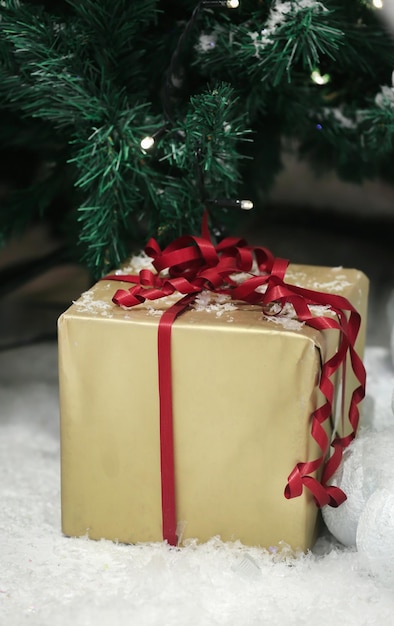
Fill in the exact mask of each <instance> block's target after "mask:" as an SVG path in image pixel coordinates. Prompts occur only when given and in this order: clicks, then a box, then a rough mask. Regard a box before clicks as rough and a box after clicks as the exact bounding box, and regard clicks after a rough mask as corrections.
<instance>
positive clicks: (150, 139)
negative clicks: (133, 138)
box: [140, 124, 168, 152]
mask: <svg viewBox="0 0 394 626" xmlns="http://www.w3.org/2000/svg"><path fill="white" fill-rule="evenodd" d="M167 131H168V124H164V125H163V126H162V127H161V128H159V129H158V130H157V131H156V132H155V133H152V135H146V136H145V137H143V138H142V139H141V141H140V146H141V150H143V151H144V152H149V151H150V150H152V148H154V146H155V144H156V142H157V140H158V139H159V138H160V137H161V136H162V135H164V133H166V132H167Z"/></svg>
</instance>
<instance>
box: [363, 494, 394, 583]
mask: <svg viewBox="0 0 394 626" xmlns="http://www.w3.org/2000/svg"><path fill="white" fill-rule="evenodd" d="M357 551H358V553H359V555H360V559H361V562H362V564H363V565H364V566H365V567H366V568H368V570H369V571H370V572H371V573H372V574H374V575H375V576H377V577H379V578H380V579H381V581H382V582H384V583H385V584H387V585H388V586H392V585H393V584H394V491H393V490H391V489H386V488H383V489H378V490H377V491H375V492H374V493H373V494H372V496H371V497H370V498H369V500H368V502H367V503H366V505H365V508H364V511H363V512H362V514H361V516H360V520H359V523H358V529H357Z"/></svg>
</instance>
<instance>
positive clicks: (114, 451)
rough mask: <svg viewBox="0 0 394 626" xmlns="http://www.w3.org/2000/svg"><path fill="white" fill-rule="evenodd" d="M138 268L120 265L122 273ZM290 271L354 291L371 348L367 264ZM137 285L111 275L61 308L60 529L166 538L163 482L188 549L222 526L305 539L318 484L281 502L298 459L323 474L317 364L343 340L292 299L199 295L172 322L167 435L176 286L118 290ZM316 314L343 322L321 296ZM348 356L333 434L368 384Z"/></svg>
mask: <svg viewBox="0 0 394 626" xmlns="http://www.w3.org/2000/svg"><path fill="white" fill-rule="evenodd" d="M141 258H142V257H140V258H139V260H138V262H140V261H141ZM134 262H135V263H136V260H134ZM145 262H146V261H144V263H145ZM137 269H139V268H137ZM135 270H136V268H135V267H134V270H133V268H131V269H130V268H124V269H123V270H121V271H120V272H119V273H118V274H117V280H123V274H130V273H131V274H133V275H134V274H137V273H138V272H136V271H135ZM284 280H285V284H286V285H295V286H297V288H301V289H304V290H306V291H305V293H310V292H312V291H317V292H319V293H320V294H331V296H334V300H335V298H336V297H337V296H340V297H343V298H346V299H347V300H348V301H349V303H351V304H352V305H353V306H354V307H355V309H356V310H357V311H358V312H359V313H360V314H361V326H360V330H359V332H358V335H357V339H356V340H355V345H354V348H355V350H356V351H357V353H358V354H359V355H362V352H363V345H364V340H365V326H366V312H367V296H368V279H367V278H366V276H365V275H364V274H363V273H362V272H360V271H358V270H355V269H343V268H325V267H313V266H304V265H295V264H290V265H289V267H288V268H287V270H286V274H285V277H284ZM129 287H130V284H129V283H128V282H124V283H123V282H118V283H117V284H115V283H114V281H113V280H112V279H103V280H101V281H99V282H98V283H97V284H96V285H94V286H93V287H92V288H91V289H90V290H89V291H87V292H85V293H84V294H82V296H81V298H80V299H79V300H77V301H76V302H74V303H73V304H72V306H71V307H70V308H69V309H68V310H67V311H66V312H65V313H64V314H63V315H62V316H61V317H60V319H59V325H58V330H59V377H60V413H61V492H62V529H63V532H64V533H65V534H66V535H69V536H82V535H87V536H88V537H90V538H92V539H101V538H106V539H111V540H116V541H119V542H125V543H135V542H155V541H162V540H163V537H164V538H167V537H166V535H165V532H164V526H165V524H166V523H168V522H166V515H167V513H168V511H166V507H167V506H168V502H167V503H166V504H165V499H166V498H169V499H170V501H171V493H170V495H168V494H166V493H164V492H165V491H166V489H167V490H169V491H170V492H171V489H173V494H172V498H173V502H172V507H173V509H174V510H173V511H172V512H170V515H173V516H174V517H175V518H176V534H177V539H176V541H177V542H178V543H179V544H180V545H181V544H182V543H183V542H185V541H186V540H188V539H197V540H198V541H199V542H204V541H207V540H208V539H210V538H211V537H213V536H219V537H220V538H221V539H222V540H223V541H234V540H239V541H241V542H242V543H243V544H245V545H256V546H262V547H267V548H270V547H274V546H280V545H284V544H286V545H289V546H291V547H292V548H293V549H301V550H307V549H308V548H310V547H311V546H312V545H313V543H314V541H315V536H316V529H317V522H318V517H319V516H318V513H319V510H318V507H317V506H316V493H318V492H315V493H313V489H312V490H310V489H308V488H307V487H308V484H309V483H308V480H309V478H307V479H305V485H304V488H302V489H301V491H302V492H301V493H297V494H295V495H296V497H289V493H287V497H286V486H287V485H288V484H289V476H290V475H291V473H292V471H293V469H294V468H297V467H299V464H300V463H301V464H302V463H305V462H308V461H314V460H316V459H320V461H319V462H318V463H317V464H315V465H317V466H318V467H316V470H315V466H313V464H312V466H311V467H307V469H312V470H313V471H312V472H309V474H310V475H311V476H312V478H311V480H315V481H316V484H317V482H318V481H320V478H321V474H322V471H323V470H322V468H323V463H322V460H323V459H322V456H327V454H329V452H327V451H326V450H323V451H322V450H321V443H320V444H319V437H316V433H314V428H315V426H316V424H315V425H314V424H313V423H312V419H311V416H312V415H313V414H314V412H316V409H317V407H318V406H319V405H322V404H324V394H323V393H322V391H321V389H320V388H319V382H320V383H321V380H322V368H323V366H324V363H327V362H329V361H330V359H332V358H333V356H334V357H335V355H336V354H337V353H338V351H339V346H340V342H341V333H340V331H339V330H336V329H335V328H327V329H325V328H319V325H317V328H314V327H313V325H312V326H311V325H310V324H306V323H303V322H302V321H300V320H299V319H298V317H299V316H298V315H297V314H295V312H294V308H292V307H291V306H286V305H285V306H282V307H281V308H280V312H278V311H277V310H275V306H274V307H271V308H270V307H265V308H262V307H261V306H260V305H259V304H255V303H250V302H245V301H238V300H236V301H234V300H233V299H230V298H229V297H228V296H226V295H223V294H217V293H213V292H209V291H208V292H207V291H204V290H200V292H199V293H196V294H194V295H193V298H192V299H191V302H190V303H189V305H188V307H187V309H186V310H184V311H183V312H182V314H181V315H180V316H179V317H178V318H177V319H176V321H174V323H173V324H172V329H171V332H172V334H171V339H170V342H171V343H170V351H171V372H170V377H171V381H170V384H171V393H172V395H171V398H170V402H171V407H172V424H171V426H172V432H171V431H170V432H167V434H164V433H163V432H162V431H161V424H160V411H161V399H160V394H159V378H158V376H159V374H158V347H157V339H158V327H159V323H160V320H161V319H162V317H163V312H165V311H168V310H169V309H170V308H171V307H172V305H173V303H174V302H175V301H176V300H177V299H179V294H178V293H177V292H175V293H173V294H172V295H168V294H167V296H166V297H163V298H160V299H158V300H154V301H149V302H148V301H146V302H142V303H141V304H139V305H137V306H134V307H133V308H131V309H130V310H128V309H125V308H122V307H120V306H117V305H116V304H115V303H114V302H113V296H114V293H115V291H116V290H117V289H119V288H121V289H122V288H123V289H124V290H127V289H128V288H129ZM282 303H283V301H282ZM312 309H313V307H312V308H311V310H312ZM314 315H316V317H317V318H318V319H322V318H324V319H333V318H334V317H335V315H334V314H333V311H332V310H331V308H330V307H329V306H324V305H315V309H314ZM345 323H346V320H345ZM350 334H351V333H350ZM351 360H352V355H351V354H350V353H349V354H348V355H347V357H346V358H345V360H344V363H347V365H346V367H345V366H344V365H342V366H341V367H338V368H336V370H335V371H333V372H332V373H331V374H330V380H331V382H332V383H333V385H334V388H335V398H336V401H335V402H334V401H333V402H332V410H331V412H330V415H329V416H328V417H327V419H324V420H323V419H320V422H321V425H322V428H324V432H325V433H327V438H328V440H329V441H330V440H331V439H332V438H334V437H335V434H338V433H339V434H340V437H343V436H346V435H347V434H348V433H349V432H351V431H352V427H349V424H348V421H347V419H345V418H344V415H346V414H347V411H348V408H349V406H350V404H351V398H352V394H353V392H354V389H356V388H357V385H359V381H358V379H357V376H355V375H354V373H353V370H352V367H351V363H350V361H351ZM334 369H335V368H334ZM164 374H165V375H166V374H168V371H167V372H166V371H165V372H164ZM168 384H169V383H168V381H167V385H168ZM342 386H344V387H345V393H344V394H343V393H342V391H341V388H342ZM320 387H321V385H320ZM335 405H337V406H335ZM353 427H354V424H353ZM315 430H316V429H315ZM353 434H354V433H353ZM165 437H170V439H171V441H170V443H169V446H170V452H171V446H172V448H173V450H172V451H173V460H172V462H173V467H172V472H173V476H172V477H171V471H170V479H168V476H167V478H166V477H164V478H163V474H165V472H166V471H167V470H166V468H165V462H166V461H164V464H163V454H164V455H165V454H167V453H166V452H163V438H165ZM167 452H168V451H167ZM170 456H171V455H170ZM167 469H168V468H167ZM170 470H171V468H170ZM296 473H297V471H296ZM165 480H167V484H166V483H165ZM171 480H173V485H172V487H171ZM287 490H288V486H287ZM293 495H294V494H293ZM163 533H164V534H163ZM170 543H174V541H170Z"/></svg>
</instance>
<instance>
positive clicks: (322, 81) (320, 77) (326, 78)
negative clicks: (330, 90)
mask: <svg viewBox="0 0 394 626" xmlns="http://www.w3.org/2000/svg"><path fill="white" fill-rule="evenodd" d="M311 79H312V80H313V82H314V83H316V85H327V83H329V82H330V80H331V76H330V75H329V74H320V72H319V70H313V72H312V73H311Z"/></svg>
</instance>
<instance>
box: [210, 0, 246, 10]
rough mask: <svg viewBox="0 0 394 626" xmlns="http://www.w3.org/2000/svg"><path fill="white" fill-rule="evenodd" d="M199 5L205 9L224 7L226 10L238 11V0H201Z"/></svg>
mask: <svg viewBox="0 0 394 626" xmlns="http://www.w3.org/2000/svg"><path fill="white" fill-rule="evenodd" d="M201 5H202V6H203V7H204V8H205V7H212V8H213V7H226V8H227V9H238V7H239V0H202V2H201Z"/></svg>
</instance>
